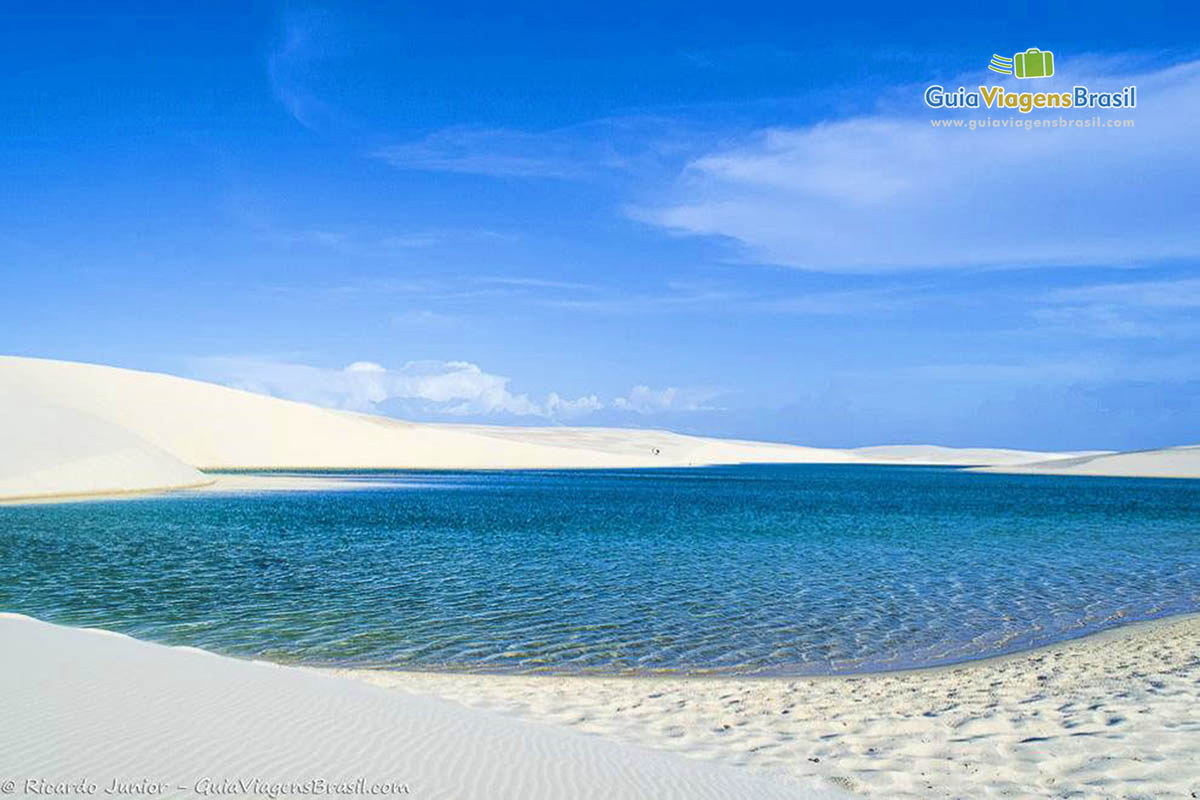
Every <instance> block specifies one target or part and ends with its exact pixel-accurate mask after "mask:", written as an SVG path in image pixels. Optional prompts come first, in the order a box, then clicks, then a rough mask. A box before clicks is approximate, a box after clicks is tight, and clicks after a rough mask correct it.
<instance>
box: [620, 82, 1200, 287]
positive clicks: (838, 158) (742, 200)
mask: <svg viewBox="0 0 1200 800" xmlns="http://www.w3.org/2000/svg"><path fill="white" fill-rule="evenodd" d="M1081 69H1083V68H1081ZM1093 77H1094V76H1092V75H1085V74H1082V72H1081V71H1075V72H1073V73H1071V72H1068V73H1067V74H1065V75H1062V76H1061V77H1060V78H1056V79H1055V80H1057V81H1060V82H1061V83H1062V86H1061V87H1058V88H1062V89H1069V87H1070V85H1071V83H1072V81H1073V80H1077V81H1079V82H1083V83H1089V82H1090V83H1092V84H1093V85H1096V86H1099V85H1104V86H1112V87H1116V88H1120V87H1122V86H1125V85H1128V84H1137V85H1138V87H1139V88H1138V106H1139V107H1138V108H1137V109H1136V111H1135V112H1108V113H1106V115H1105V116H1109V117H1125V116H1128V117H1130V118H1134V119H1135V121H1136V127H1134V128H1132V129H1090V130H1084V129H1070V130H1068V129H1034V130H1014V129H1011V128H993V129H983V130H977V131H973V132H972V131H967V130H963V129H950V130H947V129H940V128H939V129H935V128H933V127H932V126H931V125H930V121H929V120H930V118H931V117H938V116H943V117H953V116H955V114H956V113H957V114H958V115H960V116H966V117H968V118H979V117H982V116H986V115H987V114H986V113H980V112H972V113H967V114H965V115H964V114H963V112H942V113H940V114H939V113H938V112H931V111H930V110H929V109H923V110H920V111H919V112H909V113H908V114H907V115H902V114H898V113H888V114H879V115H876V116H867V117H858V118H854V119H846V120H841V121H835V122H826V123H822V124H818V125H814V126H811V127H803V128H775V129H771V130H767V131H763V132H761V133H759V134H757V135H755V136H752V137H749V138H747V139H745V140H743V141H742V142H741V143H739V144H735V145H732V146H728V147H725V148H722V149H719V150H716V151H713V152H710V153H709V154H707V155H704V156H702V157H700V158H696V159H694V160H692V161H691V162H690V163H689V165H688V166H687V168H686V169H685V170H684V172H683V173H682V175H681V176H680V177H679V179H678V182H677V185H676V187H675V188H674V190H673V192H672V194H671V198H670V199H668V200H666V201H664V202H660V203H646V204H643V205H641V206H639V207H637V208H634V209H632V210H631V214H632V215H633V216H635V217H636V218H638V219H641V220H643V221H646V222H649V223H651V224H654V225H657V226H661V227H663V228H665V229H668V230H670V231H674V232H676V233H680V234H689V235H705V236H716V237H724V238H725V239H727V240H730V241H732V242H735V243H737V244H739V245H740V246H741V247H742V249H743V254H744V257H745V258H747V259H751V260H756V261H762V262H769V263H774V264H781V265H787V266H793V267H800V268H804V269H811V270H821V271H830V272H875V271H887V270H897V269H916V268H932V267H963V266H1007V265H1076V264H1103V265H1120V264H1133V263H1139V262H1145V261H1153V260H1159V259H1173V258H1183V257H1194V256H1197V255H1200V149H1198V148H1196V147H1195V130H1194V129H1193V128H1192V127H1191V126H1190V124H1189V122H1188V121H1189V120H1191V119H1194V118H1197V117H1200V62H1189V63H1186V64H1181V65H1178V66H1174V67H1170V68H1167V69H1163V70H1159V71H1155V72H1148V73H1142V74H1125V75H1113V74H1106V75H1103V76H1102V77H1095V79H1094V80H1092V79H1091V78H1093ZM963 82H964V83H965V84H966V85H968V86H970V85H974V83H977V82H978V80H977V79H971V80H965V79H964V81H963ZM947 84H948V85H957V83H952V82H950V81H947ZM913 92H914V93H913V97H914V98H917V97H919V90H918V89H915V88H914V90H913ZM919 102H920V101H919V100H914V101H913V102H912V105H911V107H916V106H917V103H919ZM991 115H992V116H1000V115H999V114H997V113H996V112H992V114H991Z"/></svg>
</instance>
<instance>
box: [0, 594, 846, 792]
mask: <svg viewBox="0 0 1200 800" xmlns="http://www.w3.org/2000/svg"><path fill="white" fill-rule="evenodd" d="M0 648H2V652H3V653H4V656H3V658H0V686H3V687H4V688H3V706H2V707H3V724H0V779H3V780H4V781H13V782H14V786H12V787H11V788H13V791H12V792H10V791H7V790H5V791H4V793H5V794H15V795H16V796H31V795H34V794H53V795H54V796H67V797H82V796H88V793H87V792H86V790H85V791H67V792H49V793H47V792H40V791H36V790H35V791H27V787H26V782H27V781H31V780H32V781H35V782H36V781H44V782H48V783H49V784H51V785H54V784H57V783H59V782H76V783H78V782H81V781H85V782H92V783H95V784H96V785H97V791H96V793H95V794H96V795H103V794H104V793H105V789H106V788H108V787H109V786H110V785H111V782H112V781H113V780H117V781H122V782H126V783H130V784H136V783H137V782H140V781H144V780H149V781H152V782H154V783H155V784H156V785H160V784H161V785H165V787H166V788H165V790H151V791H148V792H147V791H143V792H141V793H140V795H141V796H158V797H187V796H199V795H203V793H204V789H205V788H211V787H217V788H218V789H219V788H220V787H223V786H225V785H226V782H227V781H229V782H237V781H239V780H240V781H246V782H247V783H246V785H247V786H251V787H253V786H255V784H254V781H260V782H261V785H264V786H270V785H273V784H284V785H287V784H304V783H306V782H309V781H318V780H325V781H327V782H328V783H329V784H331V785H332V784H355V783H356V782H358V781H359V780H362V781H363V785H364V786H365V787H368V789H367V793H364V792H361V791H360V792H357V796H377V797H410V796H411V797H418V798H428V799H429V800H436V799H437V798H445V799H446V800H450V799H453V800H472V798H480V799H481V800H482V798H488V800H493V799H494V800H506V799H508V800H539V799H541V800H562V799H563V798H579V800H585V799H586V798H597V799H598V798H628V799H630V800H632V799H634V798H636V799H637V800H643V799H649V798H654V799H655V800H671V798H680V799H681V800H682V799H683V798H687V799H688V800H697V799H699V798H714V799H716V798H721V799H722V800H725V799H726V798H764V800H765V799H767V798H812V799H813V800H834V799H835V798H849V797H850V795H848V794H845V793H843V792H840V791H838V790H836V789H833V788H830V787H827V786H825V785H823V784H822V783H821V782H820V781H818V780H807V781H797V780H795V779H788V778H770V777H765V776H756V775H754V774H752V773H751V772H749V771H745V770H737V769H733V768H730V767H727V766H724V765H718V764H711V763H705V762H702V761H696V760H691V759H686V758H683V757H680V756H678V755H674V754H669V753H664V752H661V751H654V750H649V749H645V748H642V747H640V746H637V745H629V744H620V743H616V742H609V741H605V740H603V739H600V738H598V737H593V736H588V735H585V734H582V733H579V732H576V731H570V730H566V729H563V728H558V727H551V726H547V725H545V724H541V723H536V722H525V721H520V720H516V719H512V718H510V717H504V716H501V715H496V714H493V713H490V712H487V711H481V710H476V709H469V708H465V707H463V706H461V705H459V704H457V703H454V702H450V701H447V700H443V699H439V698H435V697H431V696H428V695H423V694H416V693H411V692H407V691H394V690H388V689H384V688H380V687H375V686H370V685H367V684H366V683H363V682H360V681H354V680H350V679H348V678H344V677H339V676H335V675H332V674H329V673H322V672H317V671H313V670H306V669H300V668H293V667H280V666H275V665H271V664H265V663H259V662H247V661H239V660H235V659H229V658H223V657H220V656H215V655H211V654H208V653H204V652H201V651H199V650H193V649H189V648H172V647H164V646H162V645H156V644H149V643H146V642H139V641H136V640H134V639H130V638H128V637H125V636H120V635H117V634H111V633H105V632H102V631H89V630H82V629H78V628H64V627H60V626H56V625H50V624H47V623H44V622H39V621H37V620H34V619H31V618H29V617H23V616H19V615H15V614H0ZM206 782H207V783H206ZM384 784H392V785H393V787H395V786H400V787H405V788H406V789H407V792H404V791H399V790H395V789H394V790H393V791H383V792H380V793H377V794H369V792H370V789H369V787H372V786H382V785H384ZM5 785H7V784H5ZM197 787H199V788H200V792H197V791H196V788H197ZM0 788H3V787H0ZM218 794H222V793H219V792H218ZM223 794H225V795H227V794H228V793H223ZM234 794H235V795H236V796H259V797H262V796H267V795H266V793H264V792H262V791H257V790H254V789H251V790H249V791H241V792H235V793H234ZM209 796H213V795H212V794H209ZM278 796H296V795H292V794H280V795H278ZM308 796H321V794H320V793H316V794H313V793H310V794H309V795H308ZM333 796H338V795H333ZM340 796H351V794H347V793H342V794H341V795H340Z"/></svg>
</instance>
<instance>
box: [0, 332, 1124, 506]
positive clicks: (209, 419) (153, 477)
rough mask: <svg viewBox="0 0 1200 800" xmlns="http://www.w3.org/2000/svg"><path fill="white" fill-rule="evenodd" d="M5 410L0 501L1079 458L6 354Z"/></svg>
mask: <svg viewBox="0 0 1200 800" xmlns="http://www.w3.org/2000/svg"><path fill="white" fill-rule="evenodd" d="M0 413H2V414H3V415H4V417H5V421H4V423H3V427H0V434H2V438H0V500H11V499H14V498H24V497H49V496H58V495H71V494H95V493H102V492H133V491H148V490H156V489H165V488H177V487H184V486H192V485H196V484H198V483H202V482H204V480H205V478H204V477H203V476H202V475H199V474H198V473H197V472H196V471H195V470H222V469H273V470H279V469H586V468H623V467H678V466H700V465H708V464H738V463H772V462H774V463H805V464H818V463H822V464H872V463H875V464H940V465H962V466H973V465H1012V464H1018V463H1026V462H1042V461H1047V460H1050V459H1063V458H1069V457H1073V456H1078V455H1079V454H1077V453H1076V454H1072V453H1038V452H1032V451H1024V450H1002V449H983V448H957V449H956V448H943V447H936V446H932V445H904V446H885V447H870V448H860V449H858V450H837V449H828V448H816V447H801V446H798V445H789V444H774V443H769V442H748V441H739V440H733V439H714V438H707V437H700V436H686V435H682V434H677V433H670V432H668V431H657V430H638V429H632V430H631V429H620V428H581V427H576V428H568V427H544V428H531V427H500V426H487V425H446V424H428V423H413V422H405V421H402V420H397V419H393V418H390V417H382V416H373V415H369V414H358V413H351V412H346V411H339V410H335V409H329V408H320V407H317V406H312V405H308V404H305V403H296V402H292V401H289V400H281V399H279V398H276V397H269V396H267V395H260V394H254V393H251V392H245V391H240V390H237V389H230V388H228V387H225V386H218V385H216V384H212V383H204V382H201V381H195V380H189V379H186V378H179V377H176V376H172V375H163V374H158V373H149V372H139V371H135V370H128V369H120V368H116V367H105V366H99V365H95V364H79V363H73V362H68V361H53V360H48V359H35V358H18V357H13V356H3V357H0ZM1063 463H1065V462H1063ZM1081 474H1082V473H1081ZM1098 474H1099V473H1098ZM1104 474H1107V473H1104ZM218 483H219V484H224V485H225V486H227V487H228V486H233V485H235V484H238V482H236V481H229V480H226V479H222V480H220V481H218ZM242 483H245V482H242ZM296 485H297V487H298V488H299V482H297V484H296Z"/></svg>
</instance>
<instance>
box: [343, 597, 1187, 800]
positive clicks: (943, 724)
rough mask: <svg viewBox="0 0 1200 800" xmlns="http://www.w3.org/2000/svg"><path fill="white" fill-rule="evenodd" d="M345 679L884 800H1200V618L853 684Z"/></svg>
mask: <svg viewBox="0 0 1200 800" xmlns="http://www.w3.org/2000/svg"><path fill="white" fill-rule="evenodd" d="M345 674H350V675H353V676H355V677H357V678H359V679H361V680H365V681H369V682H371V683H374V684H380V685H387V686H395V687H403V688H405V689H410V690H415V691H421V692H428V693H432V694H436V695H439V696H441V697H445V698H448V699H452V700H456V701H459V702H461V703H463V704H466V705H470V706H477V707H484V708H489V709H493V710H498V711H502V712H505V713H509V714H512V715H515V716H518V717H523V718H526V719H531V720H540V721H547V722H552V723H557V724H560V725H564V726H567V727H570V728H573V729H576V730H580V731H584V732H587V733H592V734H597V735H602V736H605V737H607V738H612V739H616V740H620V741H625V742H633V743H638V744H642V745H648V746H651V747H655V748H661V749H664V750H671V751H677V752H680V753H683V754H686V755H688V756H691V757H694V758H698V759H706V760H712V761H718V762H723V763H727V764H734V765H739V766H743V767H746V768H749V769H752V770H755V771H760V772H766V773H771V772H775V773H780V772H781V773H786V774H787V775H790V776H793V777H802V776H819V777H822V778H825V779H827V780H832V781H833V782H834V783H835V784H837V785H840V786H842V787H844V788H847V789H849V790H851V791H854V792H858V793H861V794H864V795H868V796H873V797H889V798H891V797H922V798H924V797H955V798H958V797H961V798H976V797H1027V796H1041V797H1115V798H1175V797H1180V798H1191V797H1196V796H1198V795H1200V615H1191V616H1188V617H1177V618H1174V619H1171V620H1165V621H1162V622H1157V623H1147V624H1142V625H1132V626H1128V627H1126V628H1122V629H1119V630H1117V631H1111V632H1108V633H1104V634H1099V635H1096V636H1092V637H1088V638H1086V639H1080V640H1076V641H1073V642H1067V643H1061V644H1057V645H1053V646H1050V647H1046V648H1042V649H1039V650H1035V651H1031V652H1028V653H1024V654H1019V655H1016V656H1011V657H1006V658H1003V659H995V660H991V661H985V662H976V663H974V664H971V665H965V666H960V667H953V668H943V669H936V670H924V671H914V672H906V673H890V674H879V675H867V676H858V677H847V678H813V679H803V680H791V679H743V680H738V679H708V678H695V679H692V678H660V677H653V678H652V677H646V678H590V677H569V678H564V677H549V676H533V677H528V676H489V675H447V674H429V673H404V672H384V671H345Z"/></svg>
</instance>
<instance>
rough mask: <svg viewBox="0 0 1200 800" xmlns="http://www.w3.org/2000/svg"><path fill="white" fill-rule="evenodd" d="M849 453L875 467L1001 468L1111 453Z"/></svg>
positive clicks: (913, 448)
mask: <svg viewBox="0 0 1200 800" xmlns="http://www.w3.org/2000/svg"><path fill="white" fill-rule="evenodd" d="M849 452H851V453H854V454H855V455H857V456H860V457H862V458H865V459H869V460H871V461H874V462H878V463H894V464H927V465H964V466H973V465H976V464H979V465H983V464H987V465H991V466H1004V465H1009V464H1028V463H1030V462H1034V461H1038V462H1042V461H1047V460H1049V459H1051V458H1053V459H1054V460H1058V459H1062V458H1075V457H1080V456H1094V455H1105V454H1107V453H1109V452H1111V451H1108V450H1092V451H1088V452H1081V453H1044V452H1038V451H1036V450H1005V449H1003V448H995V447H993V448H984V447H942V446H940V445H936V444H887V445H876V446H874V447H857V448H855V449H853V450H850V451H849Z"/></svg>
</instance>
